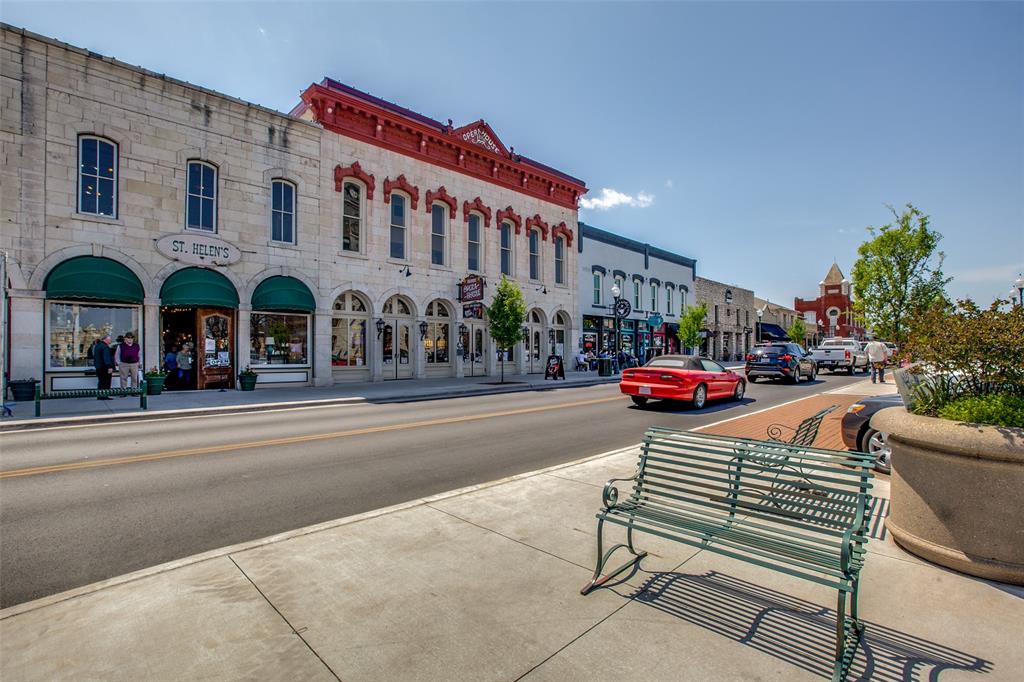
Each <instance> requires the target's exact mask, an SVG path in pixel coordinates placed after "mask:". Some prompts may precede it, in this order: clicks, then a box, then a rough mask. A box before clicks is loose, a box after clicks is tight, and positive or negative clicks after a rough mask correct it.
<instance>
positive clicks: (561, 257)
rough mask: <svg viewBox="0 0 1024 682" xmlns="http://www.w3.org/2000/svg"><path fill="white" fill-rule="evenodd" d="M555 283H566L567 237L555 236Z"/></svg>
mask: <svg viewBox="0 0 1024 682" xmlns="http://www.w3.org/2000/svg"><path fill="white" fill-rule="evenodd" d="M555 284H565V237H555Z"/></svg>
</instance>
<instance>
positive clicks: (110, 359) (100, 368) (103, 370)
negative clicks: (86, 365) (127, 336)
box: [92, 334, 114, 400]
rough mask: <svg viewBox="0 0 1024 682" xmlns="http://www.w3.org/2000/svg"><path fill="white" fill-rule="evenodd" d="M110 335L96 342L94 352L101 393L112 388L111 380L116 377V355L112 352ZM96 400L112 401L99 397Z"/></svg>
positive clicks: (93, 361)
mask: <svg viewBox="0 0 1024 682" xmlns="http://www.w3.org/2000/svg"><path fill="white" fill-rule="evenodd" d="M111 341H112V339H111V338H110V334H107V335H106V336H104V337H103V338H102V339H100V340H99V341H97V342H96V345H95V346H94V347H93V350H92V364H93V367H95V368H96V382H97V388H99V389H100V390H101V391H103V390H106V389H108V388H110V380H111V379H112V378H113V376H114V354H113V353H112V352H111V351H110V342H111ZM96 400H110V397H109V396H98V397H97V398H96Z"/></svg>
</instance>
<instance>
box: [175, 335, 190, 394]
mask: <svg viewBox="0 0 1024 682" xmlns="http://www.w3.org/2000/svg"><path fill="white" fill-rule="evenodd" d="M177 360H178V379H179V380H180V381H181V385H182V386H183V387H185V388H190V387H191V384H192V344H191V343H186V344H185V345H184V346H182V347H181V350H180V351H178V357H177Z"/></svg>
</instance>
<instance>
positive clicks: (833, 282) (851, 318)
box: [793, 263, 865, 341]
mask: <svg viewBox="0 0 1024 682" xmlns="http://www.w3.org/2000/svg"><path fill="white" fill-rule="evenodd" d="M793 308H795V309H796V310H798V311H799V312H801V313H803V316H804V321H805V322H806V323H807V331H808V332H809V333H810V334H814V333H815V332H817V338H816V339H815V341H817V340H818V339H822V338H828V337H832V336H841V337H852V338H855V339H863V338H864V337H865V334H864V323H863V321H862V320H861V319H860V318H859V317H858V316H857V315H856V314H855V313H854V312H853V301H852V300H851V298H850V281H849V280H848V279H846V278H845V277H844V276H843V272H842V271H841V270H840V269H839V266H838V265H837V264H836V263H832V267H831V268H829V271H828V274H827V275H825V279H824V280H822V281H821V282H819V283H818V298H815V299H803V298H796V299H793Z"/></svg>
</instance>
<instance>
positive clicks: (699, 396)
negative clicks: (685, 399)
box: [691, 384, 708, 410]
mask: <svg viewBox="0 0 1024 682" xmlns="http://www.w3.org/2000/svg"><path fill="white" fill-rule="evenodd" d="M707 401H708V387H707V386H705V385H704V384H701V385H699V386H698V387H697V388H695V389H693V400H692V401H691V402H692V403H693V409H695V410H701V409H703V408H704V403H706V402H707Z"/></svg>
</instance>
